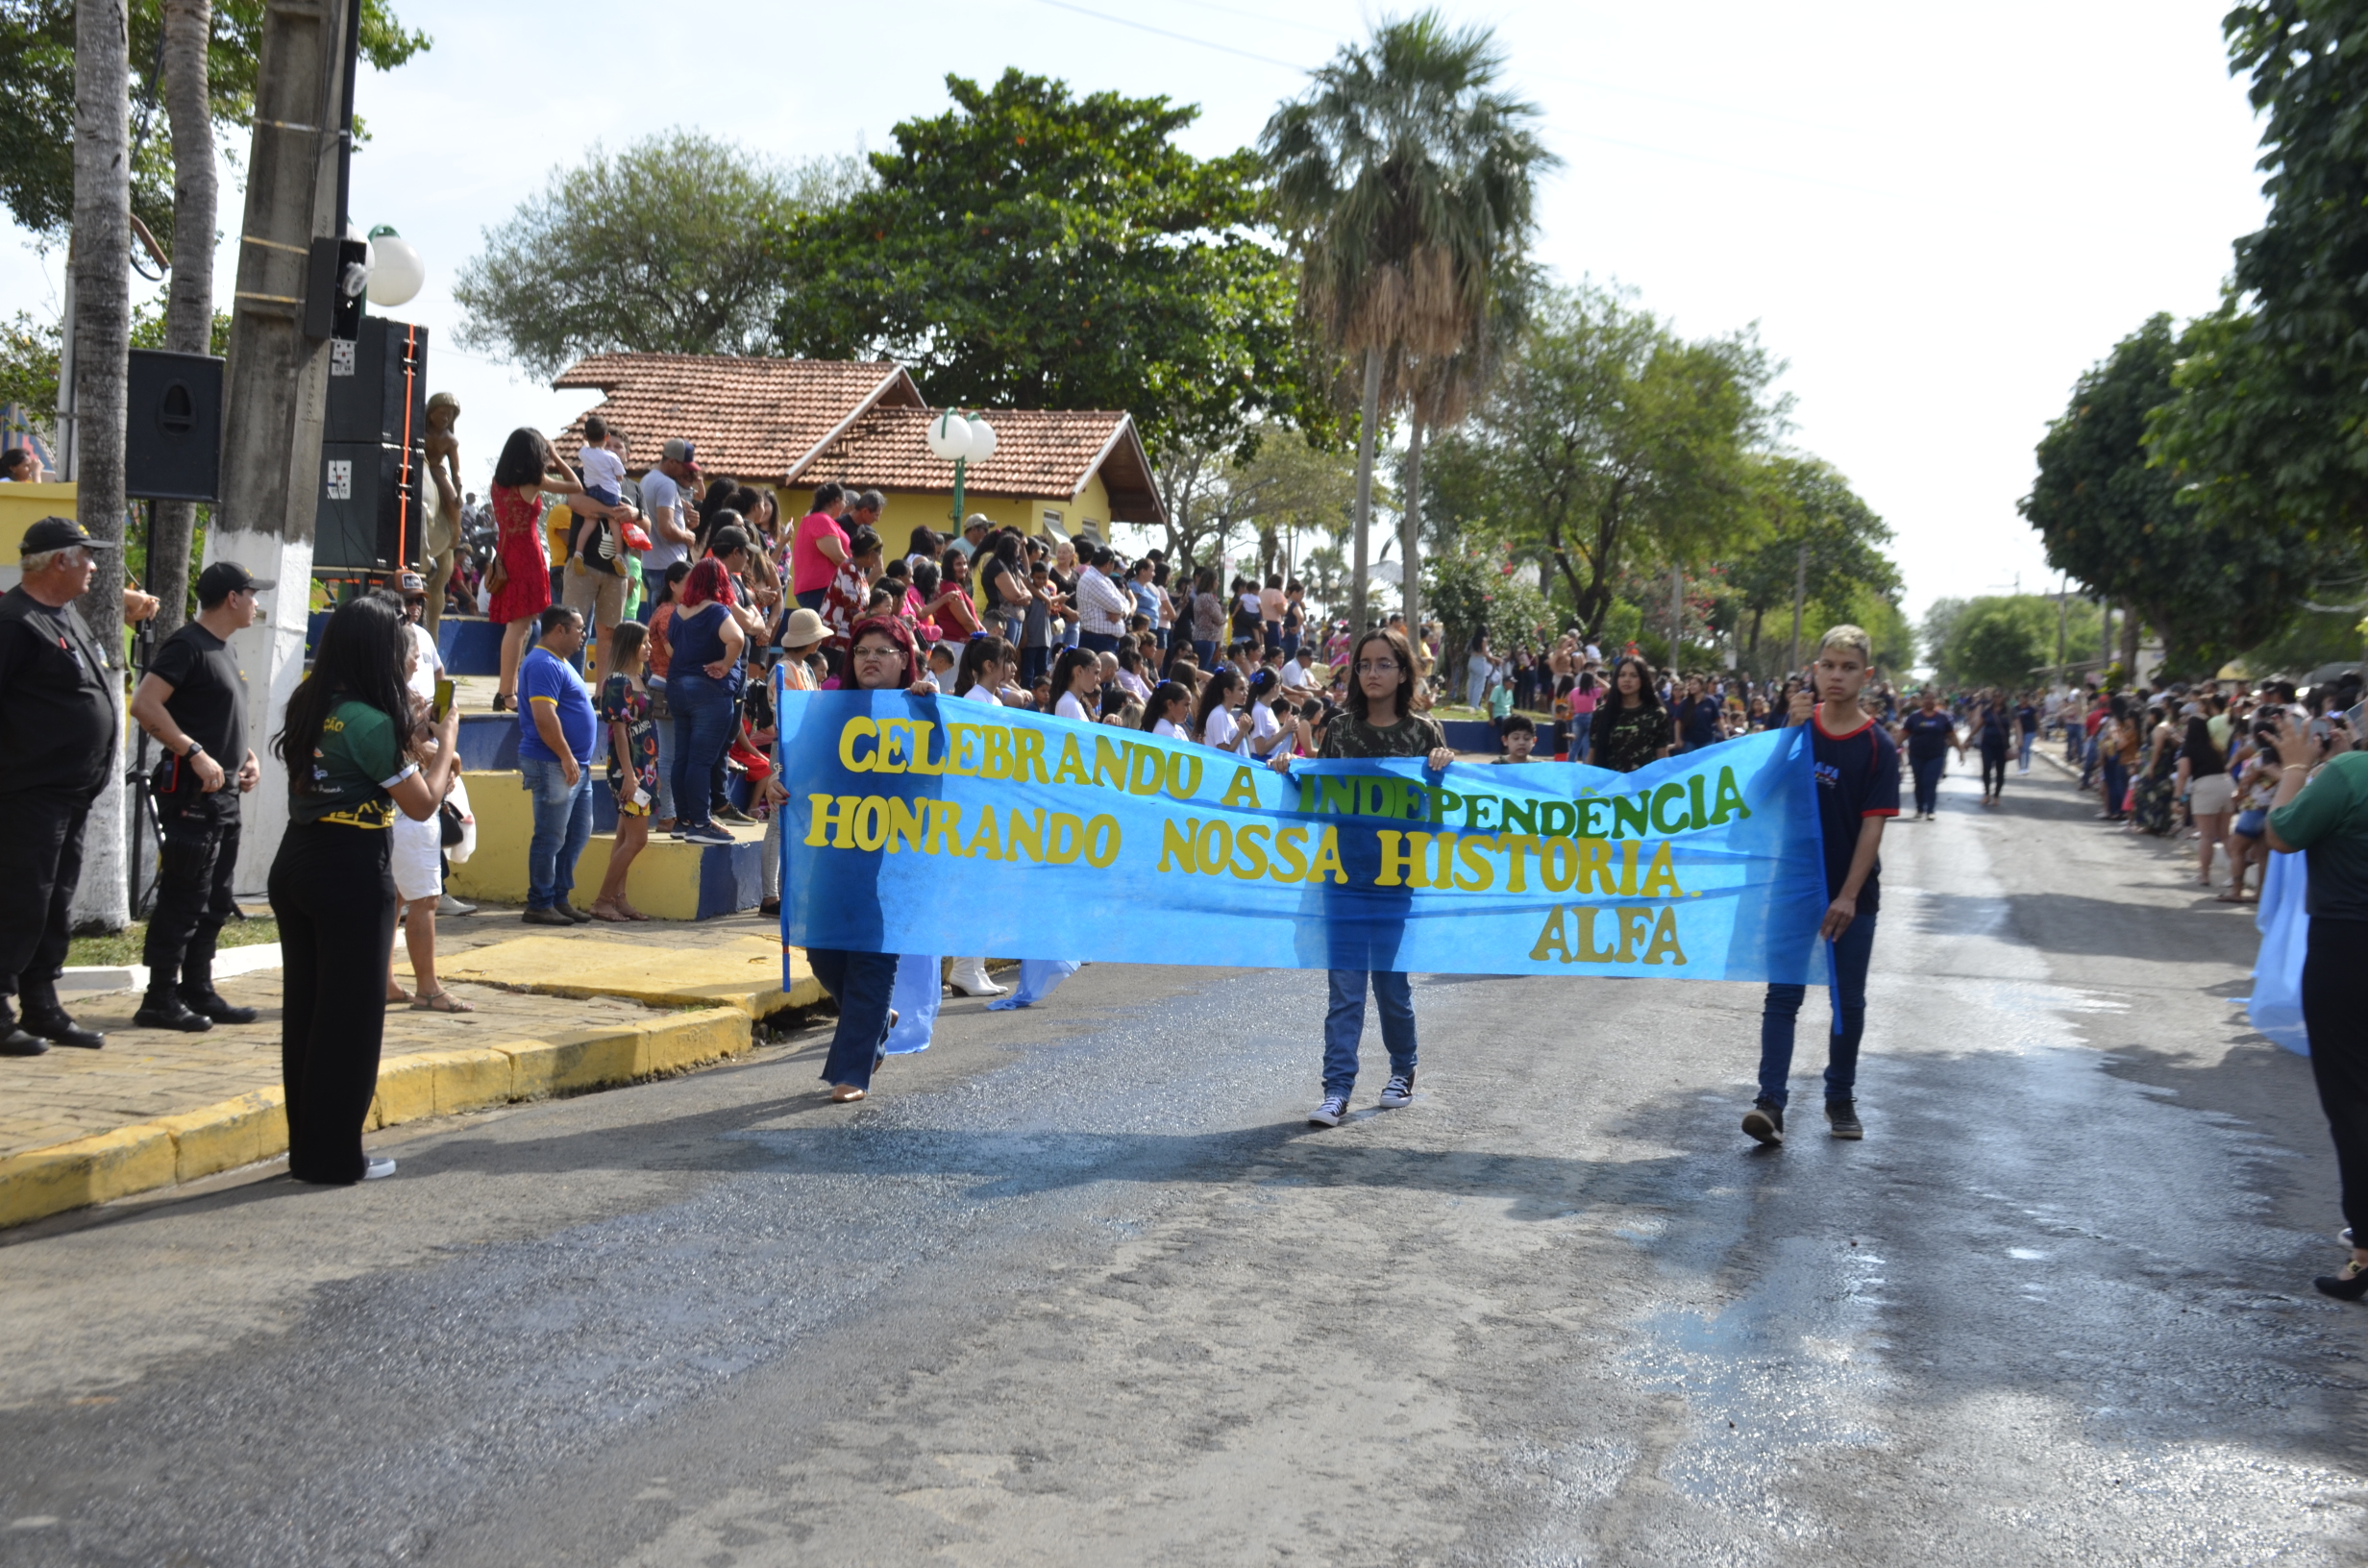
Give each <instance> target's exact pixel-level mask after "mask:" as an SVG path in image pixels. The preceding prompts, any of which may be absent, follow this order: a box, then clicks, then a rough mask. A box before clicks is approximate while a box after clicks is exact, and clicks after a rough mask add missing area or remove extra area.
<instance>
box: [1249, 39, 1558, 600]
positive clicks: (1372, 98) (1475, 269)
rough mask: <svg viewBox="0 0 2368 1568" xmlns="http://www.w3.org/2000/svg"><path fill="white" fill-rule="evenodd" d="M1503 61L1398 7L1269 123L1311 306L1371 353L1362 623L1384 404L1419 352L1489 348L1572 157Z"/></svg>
mask: <svg viewBox="0 0 2368 1568" xmlns="http://www.w3.org/2000/svg"><path fill="white" fill-rule="evenodd" d="M1503 66H1504V51H1503V50H1502V49H1501V48H1499V47H1498V45H1497V43H1496V41H1495V36H1494V34H1493V33H1492V32H1491V31H1490V30H1489V29H1487V28H1478V27H1474V28H1463V29H1450V28H1449V27H1448V26H1447V24H1446V23H1445V22H1444V21H1443V20H1442V19H1441V17H1440V15H1439V13H1438V12H1436V11H1425V12H1418V14H1416V15H1414V16H1412V17H1410V18H1406V19H1403V20H1398V19H1385V20H1384V21H1383V22H1382V23H1381V25H1380V26H1379V27H1377V28H1376V29H1375V30H1374V32H1373V37H1372V39H1371V40H1370V41H1369V43H1366V44H1364V45H1354V44H1351V45H1345V46H1344V47H1343V48H1342V50H1341V52H1340V54H1339V55H1338V56H1337V57H1336V58H1335V59H1334V60H1333V61H1332V62H1331V63H1330V64H1328V65H1324V66H1322V67H1320V68H1319V69H1318V70H1316V71H1315V72H1314V73H1312V74H1313V76H1314V84H1313V86H1311V87H1310V89H1309V91H1308V93H1307V95H1306V96H1305V97H1304V98H1301V99H1298V100H1296V101H1295V102H1292V103H1287V104H1285V105H1283V106H1282V107H1281V108H1280V109H1278V110H1276V111H1275V113H1274V116H1273V118H1271V119H1270V120H1269V121H1268V122H1267V126H1266V130H1265V131H1264V132H1263V133H1262V134H1261V135H1260V136H1259V150H1260V152H1261V153H1262V154H1263V155H1264V156H1265V158H1266V159H1267V163H1268V167H1269V169H1270V171H1271V173H1272V176H1273V180H1274V192H1273V200H1274V208H1275V216H1276V219H1277V221H1278V223H1279V224H1280V226H1281V228H1282V230H1283V232H1284V233H1285V235H1286V236H1287V237H1288V238H1289V240H1290V241H1291V243H1292V245H1293V247H1294V249H1295V251H1296V252H1297V254H1298V256H1299V258H1300V287H1299V307H1300V311H1301V315H1302V319H1303V321H1304V322H1305V324H1306V325H1307V327H1308V328H1309V329H1311V330H1312V331H1313V332H1314V334H1315V336H1316V337H1317V338H1318V339H1319V340H1320V342H1321V343H1322V345H1323V346H1324V347H1325V348H1327V349H1328V350H1330V351H1331V352H1332V353H1333V354H1335V355H1339V356H1340V357H1341V358H1342V359H1343V360H1344V361H1345V360H1349V359H1353V358H1356V357H1359V356H1362V358H1363V361H1364V363H1363V367H1362V368H1363V385H1362V387H1361V396H1360V399H1359V403H1358V409H1359V413H1360V416H1361V417H1360V419H1359V422H1358V427H1357V509H1356V526H1355V535H1356V539H1355V556H1354V560H1353V564H1352V566H1351V575H1350V578H1349V583H1348V595H1349V618H1350V621H1351V623H1352V624H1353V625H1356V626H1358V627H1362V626H1363V625H1364V624H1365V574H1366V569H1367V565H1368V527H1369V524H1370V522H1371V518H1372V492H1373V443H1374V439H1375V435H1376V432H1377V431H1378V430H1379V429H1380V425H1381V419H1382V413H1383V409H1384V406H1385V403H1386V404H1388V405H1390V406H1394V405H1395V404H1396V403H1397V402H1398V401H1399V396H1400V394H1401V392H1402V391H1403V390H1405V389H1406V386H1407V383H1408V381H1409V380H1410V378H1411V377H1412V372H1413V370H1414V367H1416V366H1417V365H1418V364H1420V363H1422V362H1424V361H1443V360H1452V359H1454V358H1455V357H1456V356H1458V355H1471V354H1474V353H1475V351H1476V350H1477V349H1478V347H1479V342H1478V340H1479V338H1480V336H1481V334H1482V332H1483V331H1484V329H1485V326H1486V324H1487V323H1488V321H1489V319H1490V317H1491V315H1492V311H1493V309H1494V297H1495V294H1496V291H1497V285H1498V282H1499V278H1500V273H1501V271H1502V270H1503V269H1504V268H1506V267H1507V265H1508V263H1512V262H1515V261H1517V260H1518V258H1519V257H1520V256H1521V255H1522V253H1523V252H1524V251H1525V250H1526V248H1527V246H1528V242H1529V239H1530V235H1531V233H1532V231H1533V228H1534V219H1533V216H1532V208H1533V200H1532V197H1533V189H1534V185H1535V182H1536V179H1537V176H1538V175H1540V174H1541V173H1542V172H1543V171H1545V170H1546V169H1549V168H1551V167H1553V166H1554V165H1555V164H1556V163H1558V162H1559V161H1560V160H1559V159H1556V158H1555V157H1554V155H1553V154H1552V153H1549V152H1548V151H1546V149H1545V147H1544V145H1543V144H1542V143H1541V142H1540V141H1539V139H1538V135H1537V133H1536V130H1535V126H1536V123H1537V119H1538V113H1539V111H1538V109H1537V106H1536V105H1534V104H1529V103H1525V102H1523V101H1521V100H1519V99H1517V98H1514V97H1512V96H1511V95H1509V94H1507V93H1504V92H1500V91H1498V90H1496V89H1495V87H1494V86H1493V84H1494V83H1495V82H1496V80H1497V76H1498V73H1499V72H1500V71H1501V70H1502V69H1503ZM1394 372H1395V373H1396V374H1393V373H1394ZM1449 380H1453V378H1449ZM1385 385H1386V386H1387V388H1388V391H1389V393H1390V396H1389V397H1388V398H1387V399H1386V400H1385V398H1384V390H1385ZM1435 389H1436V388H1435ZM1452 401H1455V400H1453V399H1448V400H1444V402H1452ZM1444 402H1442V403H1439V404H1436V405H1438V406H1442V407H1443V406H1444ZM1418 417H1419V416H1418ZM1409 580H1410V583H1411V580H1412V575H1411V574H1409ZM1410 591H1411V590H1410ZM1410 602H1411V600H1410ZM1408 623H1409V627H1410V629H1415V628H1414V620H1413V617H1412V616H1410V617H1409V618H1408Z"/></svg>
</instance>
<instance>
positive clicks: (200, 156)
mask: <svg viewBox="0 0 2368 1568" xmlns="http://www.w3.org/2000/svg"><path fill="white" fill-rule="evenodd" d="M212 32H213V4H212V0H164V111H165V114H166V115H167V116H168V117H169V119H170V120H171V122H172V131H173V275H172V287H171V292H170V294H169V295H168V297H167V298H166V301H165V306H164V346H165V347H166V348H168V349H171V350H173V351H174V352H175V353H178V354H210V353H211V352H212V351H213V226H214V219H215V208H216V206H217V201H218V193H217V191H216V189H215V184H216V181H215V174H214V147H213V116H212V114H210V112H208V110H207V81H206V76H207V61H206V45H207V41H208V39H209V38H210V37H211V35H212ZM153 504H154V505H155V507H156V530H155V531H156V537H155V539H154V540H153V541H151V542H150V544H149V547H148V591H149V592H150V593H152V594H155V595H156V596H157V598H158V599H159V600H160V601H161V606H162V607H161V608H160V609H159V610H158V611H157V630H156V634H157V636H159V637H160V638H161V637H169V636H171V635H172V634H173V630H174V628H175V627H177V626H179V625H181V623H182V622H183V621H184V620H185V618H186V617H187V614H188V602H189V593H188V581H189V551H190V549H191V545H192V542H193V540H194V538H195V536H196V530H197V504H196V502H187V501H160V502H154V503H153Z"/></svg>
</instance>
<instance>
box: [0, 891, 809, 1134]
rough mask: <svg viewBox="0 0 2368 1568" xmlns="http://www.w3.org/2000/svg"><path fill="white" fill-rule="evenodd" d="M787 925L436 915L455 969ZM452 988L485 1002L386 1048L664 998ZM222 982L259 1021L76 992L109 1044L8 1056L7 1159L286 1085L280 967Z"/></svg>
mask: <svg viewBox="0 0 2368 1568" xmlns="http://www.w3.org/2000/svg"><path fill="white" fill-rule="evenodd" d="M778 930H779V927H778V926H777V925H776V924H775V923H774V922H773V921H772V920H771V919H761V918H759V917H756V916H754V915H750V916H747V917H741V918H735V919H717V920H702V921H700V922H698V923H696V924H690V923H683V922H676V921H666V922H662V923H661V922H656V921H653V922H651V923H649V924H647V925H643V926H639V927H635V928H630V929H626V928H618V927H612V926H605V925H590V926H582V927H579V928H578V929H576V930H574V931H558V930H553V929H551V928H549V927H543V926H525V925H522V924H521V923H520V921H519V919H518V912H517V911H515V910H506V911H504V910H497V909H495V908H493V907H491V906H488V907H487V908H486V909H485V910H484V911H483V912H482V913H481V914H478V915H475V916H471V917H466V918H463V919H449V920H442V921H439V922H437V930H436V950H437V956H438V959H439V961H440V962H442V963H443V964H445V966H446V967H448V968H452V969H453V970H454V971H455V972H456V973H457V972H462V971H465V970H467V968H468V964H467V954H468V953H469V952H470V951H471V950H472V949H475V948H479V947H483V946H486V945H488V944H491V943H505V942H514V941H517V940H519V939H521V938H527V937H533V938H543V939H550V940H556V941H560V942H571V943H587V944H589V943H619V944H623V945H627V946H629V947H632V948H634V949H636V950H637V956H638V954H639V953H646V952H647V951H648V950H649V949H653V948H664V949H676V950H681V949H694V950H703V949H711V948H717V947H723V946H728V945H731V944H735V943H748V942H749V940H750V939H751V938H773V937H775V936H776V935H777V932H778ZM594 967H595V968H597V964H596V965H595V966H594ZM395 975H396V979H397V980H398V982H399V983H401V984H402V986H403V987H404V989H405V990H409V989H411V972H410V965H409V962H408V961H407V960H406V959H402V958H398V959H397V960H396V963H395ZM451 990H452V992H453V994H454V995H456V996H458V997H460V998H461V999H463V1000H465V1001H467V1002H469V1003H470V1004H471V1005H473V1006H474V1007H475V1008H476V1009H477V1011H476V1012H475V1013H470V1014H442V1013H422V1012H416V1011H414V1010H412V1009H411V1008H408V1007H403V1006H397V1007H393V1008H390V1009H388V1011H387V1014H386V1037H385V1045H384V1048H383V1055H384V1057H385V1058H387V1059H393V1058H396V1057H400V1056H406V1055H410V1054H413V1053H416V1052H420V1051H443V1050H454V1049H461V1048H466V1047H471V1046H482V1045H490V1044H494V1043H496V1042H503V1041H517V1040H537V1039H543V1038H547V1037H549V1036H552V1035H554V1034H555V1033H563V1032H566V1031H570V1030H578V1029H584V1028H593V1027H600V1026H604V1025H620V1024H624V1025H629V1024H631V1023H633V1022H636V1021H646V1020H648V1019H650V1018H651V1017H654V1016H655V1015H657V1014H658V1013H659V1012H661V1011H662V1010H661V1009H658V1008H654V1007H652V1006H649V1005H647V1004H645V1003H643V1002H640V1001H634V1000H629V999H625V998H622V997H617V996H599V995H595V996H569V995H548V994H540V993H535V992H524V991H515V990H507V989H503V988H502V987H500V986H497V985H494V984H476V983H471V982H470V981H467V980H461V979H455V980H453V981H452V982H451ZM221 991H222V994H223V995H224V996H226V997H228V998H229V999H230V1000H231V1001H233V1002H234V1003H237V1004H238V1005H240V1006H244V1007H253V1008H255V1009H257V1010H258V1013H259V1016H258V1017H257V1018H256V1020H255V1022H253V1023H250V1024H241V1025H222V1024H217V1025H216V1026H215V1027H214V1028H213V1029H211V1030H210V1031H208V1032H207V1033H205V1034H202V1035H184V1034H175V1033H170V1032H168V1031H164V1030H160V1029H136V1028H134V1027H132V1015H133V1013H134V1012H135V1011H136V1009H137V1008H138V1007H139V1001H140V998H139V995H138V993H137V992H114V993H111V994H109V995H103V996H92V997H88V998H86V999H84V1000H82V1001H79V1002H75V1003H72V1004H71V1005H72V1006H73V1007H74V1010H75V1017H77V1019H78V1020H80V1021H81V1022H83V1023H86V1024H87V1025H89V1026H90V1027H92V1028H94V1029H101V1030H104V1031H106V1034H107V1045H106V1048H105V1049H103V1050H97V1051H81V1050H73V1049H69V1048H67V1047H65V1046H58V1047H56V1048H54V1049H52V1050H51V1051H50V1052H49V1054H48V1055H46V1056H38V1057H0V1160H5V1159H6V1158H8V1157H9V1156H11V1155H14V1154H22V1153H24V1152H26V1151H27V1150H31V1149H37V1148H44V1147H47V1146H49V1145H51V1144H54V1143H62V1142H66V1141H68V1140H70V1139H79V1138H87V1137H89V1136H91V1135H93V1134H97V1133H106V1132H111V1131H112V1130H114V1129H116V1128H118V1127H124V1126H128V1125H130V1124H132V1123H135V1122H142V1121H151V1120H154V1119H156V1118H157V1117H160V1116H167V1115H178V1114H181V1113H185V1112H188V1111H192V1110H195V1109H197V1108H199V1107H201V1106H207V1105H211V1104H214V1103H216V1102H218V1101H222V1100H227V1099H230V1098H232V1097H233V1096H235V1095H239V1094H245V1093H248V1092H250V1091H252V1090H259V1089H273V1088H277V1087H278V1086H279V1083H280V971H279V970H277V969H266V970H262V971H259V972H258V973H255V974H251V975H238V976H234V977H232V978H230V979H226V980H224V981H223V982H222V983H221Z"/></svg>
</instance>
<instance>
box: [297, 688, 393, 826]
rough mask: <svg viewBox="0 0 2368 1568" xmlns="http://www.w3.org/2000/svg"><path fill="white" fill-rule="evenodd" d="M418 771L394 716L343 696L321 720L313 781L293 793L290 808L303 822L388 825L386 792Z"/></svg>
mask: <svg viewBox="0 0 2368 1568" xmlns="http://www.w3.org/2000/svg"><path fill="white" fill-rule="evenodd" d="M414 772H418V770H417V768H415V767H414V766H413V765H412V763H411V761H410V759H409V758H407V757H406V756H405V755H404V754H403V746H402V742H401V739H400V738H399V737H398V736H397V735H396V734H395V722H394V721H393V720H392V719H389V718H387V717H386V715H385V714H383V713H381V712H380V711H379V710H378V709H376V708H374V707H372V706H371V705H370V704H369V703H367V702H354V701H346V702H340V703H338V704H337V705H336V706H335V707H333V708H332V709H330V710H329V717H328V718H326V719H324V720H322V721H321V739H320V744H319V745H317V746H315V747H313V748H312V782H311V786H310V788H308V789H305V790H300V791H297V792H295V793H294V794H293V795H291V796H290V797H289V799H288V803H287V814H288V816H289V818H290V819H291V820H293V821H296V822H298V823H299V824H305V823H311V822H334V823H336V824H337V825H338V826H340V827H385V826H387V825H388V824H390V823H391V822H393V821H394V818H395V802H394V800H393V798H392V797H391V796H388V795H387V793H386V792H387V791H388V790H389V789H390V788H392V787H393V786H395V785H397V784H399V783H401V782H402V781H403V780H404V779H406V778H407V777H409V776H410V775H411V774H412V773H414Z"/></svg>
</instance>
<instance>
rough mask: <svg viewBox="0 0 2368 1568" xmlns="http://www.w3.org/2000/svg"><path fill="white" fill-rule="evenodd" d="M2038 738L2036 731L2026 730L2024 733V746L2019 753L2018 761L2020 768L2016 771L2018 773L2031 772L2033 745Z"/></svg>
mask: <svg viewBox="0 0 2368 1568" xmlns="http://www.w3.org/2000/svg"><path fill="white" fill-rule="evenodd" d="M2038 738H2039V736H2038V732H2037V731H2035V730H2029V729H2026V730H2024V731H2023V744H2022V746H2021V747H2020V749H2019V750H2018V752H2017V760H2018V762H2019V764H2020V766H2018V767H2017V768H2016V769H2015V770H2014V771H2015V772H2018V773H2027V772H2031V743H2032V742H2034V741H2035V740H2037V739H2038Z"/></svg>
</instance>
